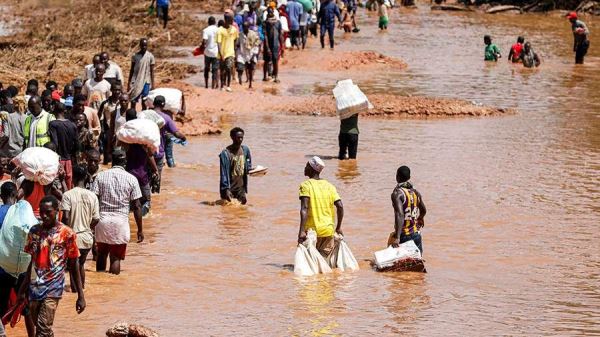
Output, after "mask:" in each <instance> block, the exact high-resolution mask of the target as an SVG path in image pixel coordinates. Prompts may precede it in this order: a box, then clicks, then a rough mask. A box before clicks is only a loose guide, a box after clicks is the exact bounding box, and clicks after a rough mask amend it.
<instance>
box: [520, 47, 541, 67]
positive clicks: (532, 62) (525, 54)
mask: <svg viewBox="0 0 600 337" xmlns="http://www.w3.org/2000/svg"><path fill="white" fill-rule="evenodd" d="M520 58H521V61H522V62H523V65H524V66H525V67H526V68H533V67H539V66H540V63H542V62H541V61H540V58H539V56H538V54H537V53H536V52H534V51H533V48H531V43H529V42H526V43H525V45H524V46H523V51H522V52H521V55H520Z"/></svg>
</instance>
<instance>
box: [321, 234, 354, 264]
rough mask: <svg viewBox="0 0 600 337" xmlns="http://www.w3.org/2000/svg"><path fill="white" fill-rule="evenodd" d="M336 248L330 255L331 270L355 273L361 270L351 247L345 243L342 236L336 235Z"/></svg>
mask: <svg viewBox="0 0 600 337" xmlns="http://www.w3.org/2000/svg"><path fill="white" fill-rule="evenodd" d="M335 236H336V238H335V246H334V248H333V250H332V251H331V255H329V258H328V262H329V266H330V267H331V268H338V269H339V270H341V271H346V270H351V271H355V270H358V269H360V268H359V267H358V262H356V259H355V258H354V254H352V251H351V250H350V247H348V245H347V244H346V241H344V238H343V237H342V236H337V234H335Z"/></svg>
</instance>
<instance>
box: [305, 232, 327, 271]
mask: <svg viewBox="0 0 600 337" xmlns="http://www.w3.org/2000/svg"><path fill="white" fill-rule="evenodd" d="M304 245H305V246H306V248H307V249H308V254H310V257H311V258H312V260H313V262H314V263H315V265H316V266H317V270H318V272H319V273H322V274H326V273H331V267H329V264H328V263H327V261H325V258H324V257H323V256H322V255H321V253H319V251H318V250H317V233H316V232H315V231H314V230H312V229H310V230H309V231H308V233H307V235H306V241H304Z"/></svg>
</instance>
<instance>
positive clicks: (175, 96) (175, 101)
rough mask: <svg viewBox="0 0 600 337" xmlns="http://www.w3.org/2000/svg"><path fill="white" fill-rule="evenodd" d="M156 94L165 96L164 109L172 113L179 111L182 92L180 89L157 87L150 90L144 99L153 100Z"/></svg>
mask: <svg viewBox="0 0 600 337" xmlns="http://www.w3.org/2000/svg"><path fill="white" fill-rule="evenodd" d="M156 96H163V97H164V98H165V110H169V111H171V112H173V113H178V112H180V111H181V108H182V103H183V93H182V92H181V90H179V89H175V88H157V89H154V90H150V92H149V93H148V96H147V98H146V99H150V100H151V101H152V102H154V98H156Z"/></svg>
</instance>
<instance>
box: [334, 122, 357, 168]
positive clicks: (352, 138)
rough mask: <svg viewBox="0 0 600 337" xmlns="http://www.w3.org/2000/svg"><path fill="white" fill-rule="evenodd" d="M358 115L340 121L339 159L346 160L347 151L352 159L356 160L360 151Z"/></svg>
mask: <svg viewBox="0 0 600 337" xmlns="http://www.w3.org/2000/svg"><path fill="white" fill-rule="evenodd" d="M358 133H359V132H358V114H355V115H352V116H351V117H349V118H346V119H342V120H341V121H340V134H339V136H338V142H339V147H340V151H339V155H338V158H339V159H340V160H343V159H345V158H346V151H347V152H348V157H349V158H350V159H356V152H357V150H358Z"/></svg>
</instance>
